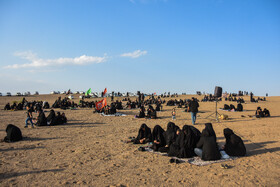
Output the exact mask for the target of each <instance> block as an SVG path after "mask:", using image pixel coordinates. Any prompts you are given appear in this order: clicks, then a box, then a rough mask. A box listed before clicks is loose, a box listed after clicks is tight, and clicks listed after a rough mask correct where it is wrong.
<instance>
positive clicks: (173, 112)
mask: <svg viewBox="0 0 280 187" xmlns="http://www.w3.org/2000/svg"><path fill="white" fill-rule="evenodd" d="M171 114H172V120H175V119H176V109H175V108H173V109H172V113H171Z"/></svg>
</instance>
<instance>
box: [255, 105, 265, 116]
mask: <svg viewBox="0 0 280 187" xmlns="http://www.w3.org/2000/svg"><path fill="white" fill-rule="evenodd" d="M255 115H256V117H257V118H262V117H264V114H263V111H262V109H261V107H258V108H257V110H256V114H255Z"/></svg>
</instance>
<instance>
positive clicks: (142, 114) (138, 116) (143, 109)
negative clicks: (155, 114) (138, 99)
mask: <svg viewBox="0 0 280 187" xmlns="http://www.w3.org/2000/svg"><path fill="white" fill-rule="evenodd" d="M135 118H145V107H144V106H141V107H140V109H139V115H136V116H135Z"/></svg>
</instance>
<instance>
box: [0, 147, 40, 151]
mask: <svg viewBox="0 0 280 187" xmlns="http://www.w3.org/2000/svg"><path fill="white" fill-rule="evenodd" d="M37 148H38V149H44V148H45V147H20V148H8V149H0V151H1V152H2V151H3V152H4V151H21V150H32V149H37Z"/></svg>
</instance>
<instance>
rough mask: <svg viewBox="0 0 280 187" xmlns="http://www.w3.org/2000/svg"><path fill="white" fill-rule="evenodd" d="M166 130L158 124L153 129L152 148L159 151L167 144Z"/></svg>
mask: <svg viewBox="0 0 280 187" xmlns="http://www.w3.org/2000/svg"><path fill="white" fill-rule="evenodd" d="M163 133H164V130H163V129H162V127H161V126H159V125H156V126H155V127H154V129H153V133H152V140H153V146H152V149H153V150H154V151H158V149H159V148H160V147H164V146H165V145H166V142H165V138H164V136H163Z"/></svg>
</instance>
